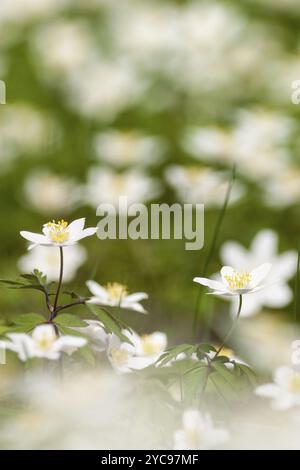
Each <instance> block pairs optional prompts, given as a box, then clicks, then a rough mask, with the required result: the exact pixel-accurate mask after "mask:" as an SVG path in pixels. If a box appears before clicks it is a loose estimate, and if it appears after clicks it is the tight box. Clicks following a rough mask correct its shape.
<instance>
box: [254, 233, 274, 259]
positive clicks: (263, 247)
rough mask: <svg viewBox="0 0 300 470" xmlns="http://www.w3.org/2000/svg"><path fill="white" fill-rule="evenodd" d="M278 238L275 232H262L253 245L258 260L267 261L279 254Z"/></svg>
mask: <svg viewBox="0 0 300 470" xmlns="http://www.w3.org/2000/svg"><path fill="white" fill-rule="evenodd" d="M277 245H278V236H277V234H276V232H274V231H273V230H261V231H260V232H259V233H258V234H257V235H256V237H255V238H254V240H253V242H252V244H251V251H253V252H254V256H255V258H256V259H258V260H259V259H261V260H263V261H266V260H268V259H272V258H273V256H275V255H276V253H277Z"/></svg>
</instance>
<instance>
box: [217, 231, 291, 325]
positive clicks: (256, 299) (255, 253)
mask: <svg viewBox="0 0 300 470" xmlns="http://www.w3.org/2000/svg"><path fill="white" fill-rule="evenodd" d="M277 251H278V236H277V234H276V233H275V232H273V231H272V230H261V231H260V232H258V234H257V235H256V236H255V238H254V239H253V241H252V243H251V246H250V249H249V250H246V248H244V247H243V246H241V245H240V244H239V243H237V242H234V241H229V242H226V243H224V245H223V246H222V249H221V259H222V261H223V263H225V264H228V265H230V266H233V267H234V268H235V269H239V267H240V266H244V267H245V269H246V270H248V271H249V270H250V271H251V270H252V269H253V268H254V267H255V266H258V265H260V264H263V263H267V262H270V263H271V264H272V270H271V271H270V273H269V275H268V277H267V279H266V281H267V284H268V288H267V289H264V290H261V291H260V292H257V293H254V294H253V295H251V296H247V297H246V298H244V302H243V311H242V316H249V315H255V314H256V313H259V312H260V311H261V309H262V307H263V306H266V307H270V308H281V307H284V306H285V305H287V304H288V303H289V302H290V301H291V300H292V297H293V293H292V291H291V289H290V288H289V286H288V285H287V282H288V280H289V279H291V278H292V277H293V275H294V274H295V272H296V268H297V253H296V252H294V251H287V252H284V253H282V254H277ZM236 308H237V303H236V301H235V300H233V299H232V313H234V312H235V311H236Z"/></svg>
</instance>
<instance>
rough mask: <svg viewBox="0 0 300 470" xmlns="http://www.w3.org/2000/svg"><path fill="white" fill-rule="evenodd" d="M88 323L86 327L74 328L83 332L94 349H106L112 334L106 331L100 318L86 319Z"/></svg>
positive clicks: (99, 350)
mask: <svg viewBox="0 0 300 470" xmlns="http://www.w3.org/2000/svg"><path fill="white" fill-rule="evenodd" d="M84 321H85V323H86V324H87V326H86V327H79V328H78V327H77V328H73V329H74V330H76V331H79V332H81V333H83V334H84V335H85V336H87V337H88V338H89V339H90V340H91V343H90V346H91V348H92V349H94V351H97V352H102V351H105V350H106V348H107V345H108V340H109V338H110V335H109V334H108V333H106V331H105V329H104V325H103V323H101V322H100V321H98V320H84Z"/></svg>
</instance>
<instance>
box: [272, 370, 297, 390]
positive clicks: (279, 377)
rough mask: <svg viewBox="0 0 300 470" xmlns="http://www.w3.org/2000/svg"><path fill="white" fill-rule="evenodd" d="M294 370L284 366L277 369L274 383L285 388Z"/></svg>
mask: <svg viewBox="0 0 300 470" xmlns="http://www.w3.org/2000/svg"><path fill="white" fill-rule="evenodd" d="M293 373H294V372H293V370H292V369H291V368H290V367H287V366H283V367H279V368H278V369H276V371H275V374H274V382H275V383H276V384H278V385H280V386H283V387H284V386H285V385H286V383H287V381H288V379H289V377H290V376H291V375H293Z"/></svg>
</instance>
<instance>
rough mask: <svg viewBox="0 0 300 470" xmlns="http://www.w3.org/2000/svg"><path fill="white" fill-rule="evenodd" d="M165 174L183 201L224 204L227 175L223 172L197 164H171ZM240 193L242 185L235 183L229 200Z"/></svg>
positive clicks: (212, 205)
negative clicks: (186, 165) (200, 166)
mask: <svg viewBox="0 0 300 470" xmlns="http://www.w3.org/2000/svg"><path fill="white" fill-rule="evenodd" d="M165 176H166V180H167V182H168V183H169V184H170V185H171V186H172V188H173V189H174V190H175V191H176V193H177V194H178V196H179V198H180V200H181V201H183V202H186V203H194V204H196V203H198V204H200V203H202V204H205V205H206V206H208V207H219V206H221V205H223V204H224V200H225V197H226V193H227V190H228V175H227V176H225V175H224V173H220V172H217V171H214V170H211V169H210V168H199V167H197V166H188V167H184V166H179V165H171V166H170V167H168V168H167V170H166V173H165ZM242 195H243V188H242V186H241V185H235V186H234V187H233V190H232V193H231V198H230V201H229V202H230V203H233V202H235V201H237V200H238V199H240V197H241V196H242Z"/></svg>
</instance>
